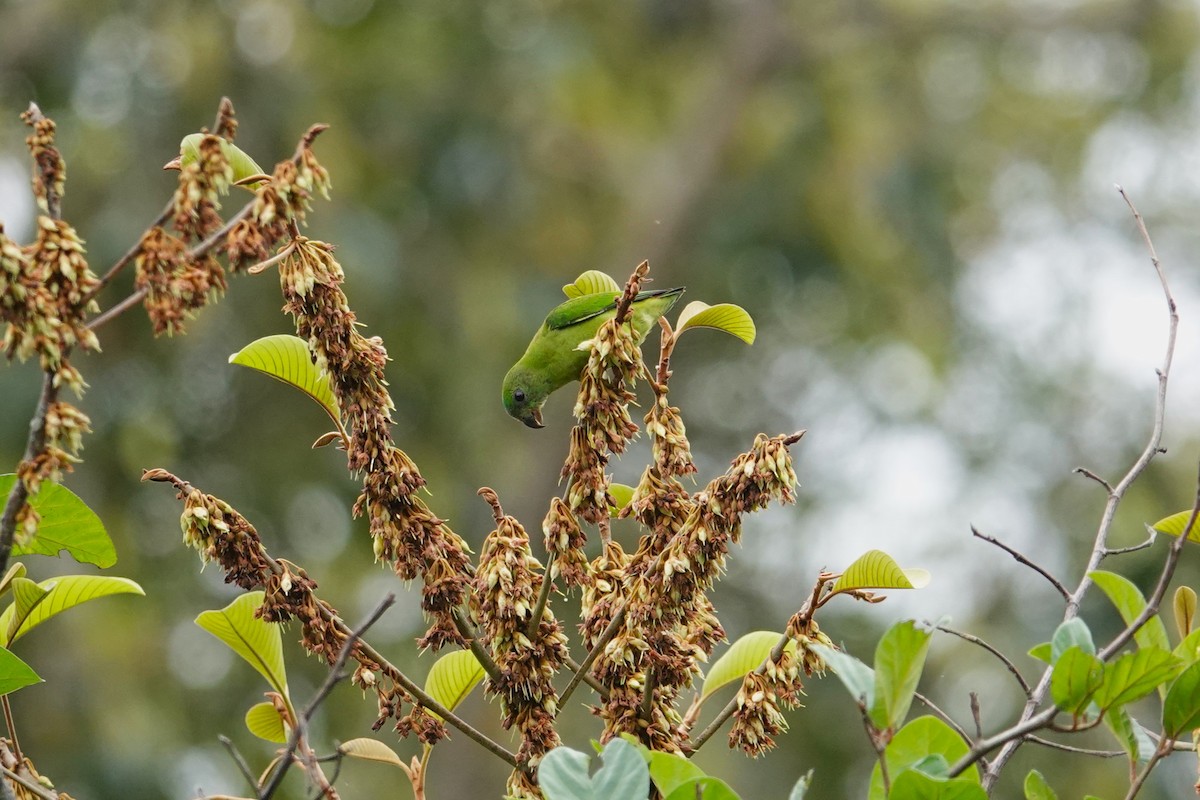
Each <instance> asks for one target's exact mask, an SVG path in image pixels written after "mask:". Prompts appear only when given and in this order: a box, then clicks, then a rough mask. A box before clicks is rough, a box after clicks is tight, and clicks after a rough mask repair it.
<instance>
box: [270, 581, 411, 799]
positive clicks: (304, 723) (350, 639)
mask: <svg viewBox="0 0 1200 800" xmlns="http://www.w3.org/2000/svg"><path fill="white" fill-rule="evenodd" d="M395 602H396V595H394V594H390V593H389V594H388V595H387V596H386V597H384V598H383V600H381V601H380V602H379V604H378V605H377V606H375V610H374V611H372V612H371V614H370V615H369V616H368V617H367V619H366V621H364V622H363V623H362V624H361V625H359V626H358V627H357V628H355V629H354V630H352V631H351V632H350V635H349V636H347V637H346V641H345V642H343V643H342V649H341V651H339V652H338V657H337V660H336V661H334V662H333V666H331V667H330V668H329V674H328V675H327V676H326V677H325V682H324V683H322V684H321V686H320V688H318V689H317V691H316V693H315V694H314V695H313V696H312V699H311V700H309V701H308V705H306V706H305V707H304V710H303V711H302V712H300V716H299V717H298V718H297V719H296V726H295V727H294V728H292V732H291V735H290V736H288V742H287V748H286V749H285V750H284V752H283V755H282V756H281V757H280V759H279V763H278V764H277V765H276V766H275V771H274V772H273V773H272V774H271V777H270V779H269V780H268V781H267V783H266V785H265V786H263V788H262V790H261V791H260V792H259V793H258V797H259V800H268V798H270V797H271V796H272V795H273V794H275V792H276V790H277V789H278V788H279V784H280V783H282V782H283V776H284V775H285V774H286V773H287V769H288V767H289V766H291V763H292V759H293V758H294V757H295V754H296V749H297V748H298V747H299V746H300V743H301V741H302V740H303V739H304V736H305V732H306V729H307V727H308V723H309V722H310V721H311V720H312V718H313V715H314V714H315V713H316V712H317V708H318V707H319V706H320V705H321V703H323V702H325V698H326V697H328V696H329V693H330V692H332V691H333V687H334V686H336V685H337V684H338V683H340V682H341V681H343V680H345V679H346V677H348V675H347V673H346V672H345V671H344V670H345V668H346V661H347V660H348V659H349V658H350V653H351V652H352V651H353V650H354V645H355V644H356V643H357V642H358V640H359V639H360V638H361V637H362V635H363V633H365V632H366V630H367V629H368V628H370V627H371V626H372V625H374V624H375V623H376V622H377V621H378V620H379V618H380V617H382V616H383V613H384V612H385V611H387V610H388V609H389V608H391V607H392V605H393V604H394V603H395ZM313 768H314V769H315V770H316V771H317V772H320V767H319V766H314V767H313ZM313 777H314V780H315V778H316V776H313Z"/></svg>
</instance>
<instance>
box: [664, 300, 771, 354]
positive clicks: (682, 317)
mask: <svg viewBox="0 0 1200 800" xmlns="http://www.w3.org/2000/svg"><path fill="white" fill-rule="evenodd" d="M690 328H715V329H716V330H719V331H725V332H726V333H728V334H729V335H730V336H736V337H737V338H739V339H741V340H742V341H743V342H745V343H746V344H754V337H755V335H756V333H757V332H756V331H755V329H754V320H753V319H751V318H750V315H749V314H748V313H746V309H744V308H742V307H741V306H735V305H734V304H733V303H718V304H717V305H715V306H710V305H709V304H708V303H702V302H700V301H699V300H693V301H692V302H690V303H688V304H687V305H686V306H684V307H683V311H680V312H679V320H678V321H677V322H676V323H675V335H676V336H678V335H679V334H680V333H683V332H684V331H686V330H688V329H690Z"/></svg>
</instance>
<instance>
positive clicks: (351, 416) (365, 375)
mask: <svg viewBox="0 0 1200 800" xmlns="http://www.w3.org/2000/svg"><path fill="white" fill-rule="evenodd" d="M314 163H315V162H314ZM313 169H314V174H317V173H316V172H315V168H313ZM288 248H289V251H288V255H287V257H286V258H284V259H283V260H282V261H281V262H280V266H279V279H280V285H281V288H282V292H283V296H284V311H286V312H287V313H289V314H291V315H292V316H293V317H294V318H295V320H296V333H297V334H298V335H299V336H301V337H302V338H304V339H306V340H307V341H308V343H309V347H310V348H311V349H312V352H313V353H314V354H315V355H316V358H317V362H318V365H319V366H320V367H321V368H322V369H324V370H325V371H326V372H328V373H329V377H330V383H331V386H332V388H333V392H334V395H335V396H336V397H337V401H338V407H339V409H340V411H341V417H342V420H343V423H344V424H345V427H346V430H347V433H348V436H349V442H348V446H347V462H348V466H349V468H350V470H351V471H353V472H361V473H365V475H364V478H363V491H362V494H361V495H360V496H359V498H358V500H357V502H356V503H355V506H354V512H355V514H364V513H365V514H366V515H367V517H368V520H369V522H370V530H371V535H372V537H374V540H375V541H374V549H375V555H376V557H377V558H380V559H383V560H385V561H387V562H389V563H391V564H392V566H393V568H394V569H395V571H396V574H397V575H398V576H400V577H401V578H402V579H404V580H412V579H414V578H421V579H422V580H423V581H424V587H423V590H422V602H421V607H422V609H423V610H424V611H425V612H426V613H427V614H429V615H430V616H431V617H432V625H431V627H430V628H429V630H428V631H427V632H426V634H425V636H424V637H423V638H422V639H421V645H422V646H423V647H432V648H434V649H438V648H440V647H442V646H443V645H445V644H446V643H448V642H453V643H457V644H459V645H463V644H465V642H464V640H463V638H462V635H461V634H460V633H459V631H458V629H457V627H456V626H455V624H454V619H453V611H454V609H455V608H457V607H458V606H460V605H462V604H463V602H464V601H465V600H466V597H467V585H468V583H469V581H470V563H469V561H468V558H467V553H468V548H467V545H466V543H465V542H464V541H463V540H462V539H461V538H460V537H459V536H458V535H457V534H455V533H454V532H453V531H452V530H450V528H449V527H448V526H447V525H446V523H445V522H444V521H443V520H441V519H438V517H437V516H435V515H434V514H433V513H432V512H431V511H430V510H429V508H428V507H427V506H426V505H425V503H424V502H423V501H422V500H421V498H420V497H419V496H418V490H420V489H421V488H422V487H423V486H424V485H425V479H424V478H423V477H421V473H420V471H419V470H418V469H417V466H416V464H414V463H413V462H412V460H411V459H410V458H409V457H408V456H407V455H406V454H405V453H404V451H403V450H401V449H400V448H398V447H396V445H395V444H394V443H393V442H392V437H391V430H390V429H391V424H392V419H391V413H390V412H391V409H392V408H393V405H392V400H391V396H390V395H389V394H388V391H387V381H386V380H385V379H384V366H385V365H386V363H387V351H386V350H385V349H384V347H383V342H382V341H381V340H380V339H378V338H377V337H376V338H370V339H368V338H366V337H364V336H363V335H362V334H360V333H359V332H358V325H357V323H356V318H355V315H354V312H353V311H351V310H350V307H349V303H348V301H347V299H346V295H345V293H344V292H343V291H342V289H341V283H342V281H343V280H344V276H343V273H342V268H341V266H340V265H339V264H338V263H337V261H336V260H335V259H334V258H333V248H332V247H331V246H330V245H328V244H326V243H324V242H318V241H314V240H311V239H307V238H305V237H302V236H300V237H296V238H294V239H293V240H292V242H291V243H290V244H289V245H288Z"/></svg>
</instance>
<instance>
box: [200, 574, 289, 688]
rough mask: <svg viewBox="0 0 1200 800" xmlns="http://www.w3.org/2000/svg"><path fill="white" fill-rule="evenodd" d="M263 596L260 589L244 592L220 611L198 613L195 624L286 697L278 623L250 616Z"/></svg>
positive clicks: (285, 675) (285, 676) (285, 678)
mask: <svg viewBox="0 0 1200 800" xmlns="http://www.w3.org/2000/svg"><path fill="white" fill-rule="evenodd" d="M263 596H264V595H263V593H262V592H247V593H246V594H243V595H241V596H240V597H238V598H237V599H235V600H234V601H233V602H232V603H230V604H229V605H227V606H225V607H224V608H222V609H220V610H214V611H205V612H202V613H201V614H200V615H199V616H198V617H196V624H197V625H199V626H200V627H201V628H203V629H204V630H206V631H208V632H209V633H211V634H212V635H213V636H216V637H217V638H218V639H220V640H221V641H222V642H224V643H225V644H226V645H228V646H229V649H231V650H233V652H235V653H237V654H238V655H239V656H241V657H242V658H243V659H245V660H246V663H248V664H249V665H250V666H252V667H254V668H255V669H256V670H258V672H259V674H260V675H262V676H263V677H264V678H266V679H267V683H269V684H270V685H271V688H272V689H274V690H275V691H277V692H279V693H280V694H281V695H283V696H284V697H285V698H286V697H287V696H288V691H287V673H286V671H285V669H284V665H283V641H282V640H281V638H280V636H279V626H278V625H274V624H272V623H270V622H264V621H263V620H261V619H259V618H258V617H256V616H254V612H255V611H256V610H257V609H258V607H259V606H261V605H262V601H263Z"/></svg>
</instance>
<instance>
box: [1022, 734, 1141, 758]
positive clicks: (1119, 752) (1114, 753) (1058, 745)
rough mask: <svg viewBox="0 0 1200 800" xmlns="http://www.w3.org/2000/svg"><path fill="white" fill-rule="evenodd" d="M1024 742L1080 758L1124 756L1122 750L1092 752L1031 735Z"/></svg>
mask: <svg viewBox="0 0 1200 800" xmlns="http://www.w3.org/2000/svg"><path fill="white" fill-rule="evenodd" d="M1025 741H1027V742H1029V743H1030V744H1037V745H1041V746H1042V747H1049V748H1051V749H1053V750H1062V751H1063V752H1064V753H1078V754H1079V755H1081V756H1095V757H1096V758H1117V757H1118V756H1123V755H1125V751H1124V750H1092V749H1091V748H1088V747H1074V746H1072V745H1069V744H1063V743H1062V742H1052V741H1050V740H1049V739H1043V738H1042V737H1040V736H1033V735H1030V736H1027V737H1025Z"/></svg>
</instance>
